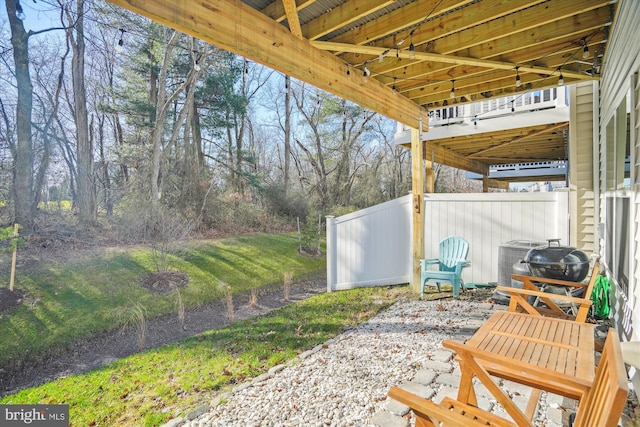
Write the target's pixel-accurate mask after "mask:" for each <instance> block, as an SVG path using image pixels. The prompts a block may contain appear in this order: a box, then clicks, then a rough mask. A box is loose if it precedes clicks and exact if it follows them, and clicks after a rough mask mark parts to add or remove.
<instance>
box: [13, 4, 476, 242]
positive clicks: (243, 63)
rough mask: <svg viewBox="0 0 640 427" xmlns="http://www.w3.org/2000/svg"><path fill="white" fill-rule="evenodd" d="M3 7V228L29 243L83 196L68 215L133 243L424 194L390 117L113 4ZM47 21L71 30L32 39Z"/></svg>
mask: <svg viewBox="0 0 640 427" xmlns="http://www.w3.org/2000/svg"><path fill="white" fill-rule="evenodd" d="M5 3H6V12H7V16H6V18H5V19H2V21H0V31H1V34H2V40H5V41H3V42H2V44H1V45H0V49H1V50H0V58H1V60H2V64H1V66H0V67H1V68H0V85H1V88H0V94H1V97H0V111H1V112H2V120H1V122H0V174H1V175H2V179H1V184H0V225H3V226H4V227H7V226H9V225H11V224H13V223H14V222H15V223H19V224H21V231H22V232H23V233H26V234H30V233H32V232H34V231H37V230H38V229H42V228H43V227H44V224H45V222H46V219H43V213H52V212H53V213H59V214H63V213H65V212H68V210H67V211H65V206H68V204H67V205H65V203H64V202H65V201H69V200H70V201H71V207H72V212H73V213H74V215H73V216H72V215H60V217H64V218H65V221H69V222H70V223H72V224H74V225H79V226H81V227H82V228H85V229H88V228H95V227H96V226H98V225H101V226H104V224H105V221H106V222H113V223H114V224H116V225H117V226H118V227H119V228H120V229H121V230H122V235H126V236H127V237H128V238H147V237H152V236H153V235H154V233H156V232H157V231H158V229H159V228H165V227H166V224H167V221H168V220H169V218H170V219H171V221H175V224H178V223H181V224H189V227H190V228H191V229H193V228H195V227H202V228H204V229H211V228H213V229H216V228H224V229H227V230H228V229H230V228H231V229H237V228H238V227H240V228H242V229H273V230H275V229H286V228H287V227H291V226H292V225H293V224H295V220H296V218H300V220H301V221H303V223H304V222H306V218H309V222H310V223H312V224H315V225H316V227H317V222H318V218H319V217H320V218H323V217H324V215H327V214H334V215H335V214H341V213H346V212H348V211H351V210H354V209H357V208H362V207H367V206H371V205H373V204H376V203H380V202H383V201H386V200H390V199H393V198H396V197H398V196H401V195H405V194H407V193H408V192H409V191H410V188H411V176H410V170H411V169H410V166H411V163H410V152H409V151H408V150H406V149H404V148H402V147H398V146H396V145H395V144H394V143H393V134H394V132H395V130H396V124H395V122H393V121H391V120H389V119H387V118H385V117H382V116H380V115H378V114H374V113H372V112H371V111H368V110H366V109H364V108H362V107H360V106H358V105H356V104H353V103H351V102H349V101H345V100H343V99H340V98H337V97H335V96H333V95H330V94H328V93H326V92H323V91H320V90H318V89H316V88H313V87H310V86H309V85H307V84H304V83H302V82H299V81H297V80H295V79H291V78H289V77H288V76H283V75H282V74H281V73H278V72H275V71H272V70H269V69H267V68H265V67H263V66H261V65H258V64H255V63H253V62H250V61H247V60H245V59H243V58H241V57H238V56H236V55H233V54H231V53H228V52H225V51H223V50H220V49H218V48H216V47H214V46H211V45H208V44H206V43H204V42H202V41H200V40H198V39H195V38H193V37H190V36H186V35H184V34H182V33H178V32H176V31H174V30H172V29H169V28H167V27H163V26H161V25H159V24H157V23H153V22H151V21H150V20H148V19H145V18H143V17H140V16H138V15H134V14H132V13H129V12H127V11H125V10H122V9H120V8H118V7H115V6H113V5H110V4H107V3H105V2H103V1H101V0H38V1H37V2H33V4H32V3H31V2H28V4H27V2H25V3H24V4H20V2H19V1H17V0H6V2H5ZM34 15H37V16H34ZM43 16H46V17H47V22H49V21H48V19H52V20H54V21H55V20H56V19H57V21H56V22H55V23H53V24H52V25H51V26H48V27H47V28H38V29H30V28H31V27H30V25H32V23H33V22H34V21H37V20H38V18H42V17H43ZM40 21H41V22H42V19H40ZM9 40H10V44H7V43H8V41H9ZM437 172H438V171H436V173H437ZM456 181H465V180H464V179H455V177H454V178H448V179H446V180H440V181H437V184H436V189H437V191H451V189H452V188H453V186H454V185H455V182H456ZM465 185H467V184H465ZM176 227H177V226H176Z"/></svg>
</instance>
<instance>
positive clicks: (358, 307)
mask: <svg viewBox="0 0 640 427" xmlns="http://www.w3.org/2000/svg"><path fill="white" fill-rule="evenodd" d="M264 263H266V264H269V262H267V261H264ZM409 292H410V291H409V290H408V289H407V288H406V287H394V288H365V289H357V290H351V291H341V292H333V293H329V294H321V295H318V296H315V297H312V298H309V299H307V300H304V301H301V302H298V303H295V304H292V305H289V306H286V307H283V308H281V309H278V310H275V311H272V312H270V313H268V314H267V315H264V316H258V317H256V318H253V319H249V320H244V321H240V322H235V323H231V324H229V325H227V326H225V327H224V328H221V329H218V330H212V331H209V332H206V333H203V334H200V335H197V336H195V337H192V338H189V339H185V340H182V341H180V342H177V343H174V344H171V345H167V346H163V347H161V348H158V349H153V350H149V351H146V352H144V353H141V354H138V355H134V356H131V357H128V358H125V359H122V360H120V361H118V362H115V363H113V364H111V365H109V366H107V367H104V368H102V369H98V370H95V371H93V372H89V373H87V374H84V375H78V376H73V377H69V378H65V379H61V380H58V381H54V382H51V383H48V384H46V385H44V386H41V387H36V388H33V389H28V390H23V391H22V392H20V393H18V394H16V395H13V396H7V397H5V398H3V399H1V400H0V403H1V404H8V403H12V404H35V403H41V404H59V403H64V404H68V405H70V419H71V420H70V421H71V425H73V426H87V425H88V426H93V425H95V426H116V425H123V426H124V425H126V426H155V425H160V424H163V423H164V422H166V421H168V420H169V419H170V418H172V417H174V416H179V415H183V414H185V413H187V412H189V411H190V410H192V409H194V408H195V407H197V406H199V405H201V404H203V403H208V402H209V401H210V400H211V399H212V398H213V397H214V396H215V395H216V394H217V393H219V392H220V390H224V389H225V388H226V387H230V386H233V385H234V384H237V383H241V382H243V381H245V380H248V379H250V378H251V377H254V376H256V375H259V374H260V373H263V372H265V371H267V370H268V369H269V368H271V367H272V366H274V365H277V364H280V363H284V362H286V361H289V360H291V359H293V358H294V357H295V356H296V355H297V354H299V353H301V352H302V351H304V350H307V349H309V348H312V347H314V346H316V345H318V344H321V343H323V342H325V341H326V340H328V339H329V338H331V337H334V336H336V335H337V334H339V333H340V332H342V331H343V330H344V329H345V328H347V327H351V326H353V325H356V324H358V323H360V322H362V321H364V320H366V319H368V318H370V317H371V316H373V315H374V314H375V313H377V312H379V311H380V310H382V309H384V308H386V307H388V306H389V305H390V304H392V303H393V302H395V301H396V300H397V299H398V298H399V297H401V296H407V295H409Z"/></svg>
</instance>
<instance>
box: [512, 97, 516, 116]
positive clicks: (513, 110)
mask: <svg viewBox="0 0 640 427" xmlns="http://www.w3.org/2000/svg"><path fill="white" fill-rule="evenodd" d="M515 101H516V100H515V99H512V100H511V112H512V113H515V112H516V107H514V106H513V103H514V102H515Z"/></svg>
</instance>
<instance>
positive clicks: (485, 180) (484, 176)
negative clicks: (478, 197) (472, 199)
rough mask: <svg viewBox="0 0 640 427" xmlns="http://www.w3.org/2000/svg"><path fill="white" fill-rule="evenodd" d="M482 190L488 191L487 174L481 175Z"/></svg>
mask: <svg viewBox="0 0 640 427" xmlns="http://www.w3.org/2000/svg"><path fill="white" fill-rule="evenodd" d="M482 192H483V193H488V192H489V177H488V176H487V175H482Z"/></svg>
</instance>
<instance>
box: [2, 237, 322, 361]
mask: <svg viewBox="0 0 640 427" xmlns="http://www.w3.org/2000/svg"><path fill="white" fill-rule="evenodd" d="M297 247H298V241H297V235H295V234H276V235H274V234H253V235H247V236H242V237H237V238H230V239H223V240H215V241H214V240H211V241H197V242H190V243H189V244H187V245H183V246H182V247H180V249H179V250H177V251H174V252H173V253H172V254H171V255H170V256H169V258H168V265H169V269H171V270H179V271H182V272H184V273H186V274H187V275H188V276H189V279H190V281H189V284H188V285H187V286H186V287H184V288H182V289H181V290H180V299H181V300H182V303H183V304H184V306H185V307H187V308H188V307H193V306H197V305H201V304H205V303H207V302H210V301H212V300H215V299H218V298H220V297H221V296H222V290H221V286H220V284H221V283H224V284H226V285H228V289H229V290H230V291H231V292H232V293H237V292H243V291H247V290H250V289H252V288H261V287H264V286H282V281H283V277H284V274H285V273H290V274H293V277H294V281H299V280H303V279H305V278H312V277H321V276H322V275H324V273H325V271H326V266H325V258H324V257H322V258H316V259H313V258H307V257H302V256H300V255H298V253H297ZM18 256H20V255H18ZM156 261H157V260H156V259H154V257H153V251H151V250H150V249H148V248H118V249H107V250H104V251H102V252H100V253H98V254H96V253H92V255H91V256H78V257H72V258H71V259H70V260H68V261H65V262H45V263H43V264H42V265H39V266H38V267H36V268H30V269H29V270H28V272H27V271H21V270H20V268H18V271H17V276H16V285H15V286H16V289H19V290H21V291H24V292H26V298H25V301H24V303H23V304H22V305H21V306H20V307H19V308H16V309H14V310H11V311H5V312H3V313H0V331H2V333H1V334H0V368H3V367H7V366H15V365H19V364H20V363H22V362H23V361H25V360H26V359H25V356H26V355H29V358H38V357H41V356H42V355H44V354H47V353H49V352H55V351H56V349H59V348H61V347H63V346H67V345H69V344H71V343H73V341H75V340H77V339H80V338H85V337H88V336H91V335H92V334H95V333H97V332H100V331H104V330H107V329H112V328H117V327H120V326H121V325H122V324H124V323H126V322H127V321H128V320H129V319H127V315H126V313H135V311H136V310H138V311H141V312H143V313H145V315H146V317H147V319H149V318H153V317H155V316H158V315H161V314H165V313H170V312H175V311H176V310H177V301H178V299H179V298H178V294H177V292H176V291H174V292H170V293H167V294H157V293H152V292H150V291H148V290H147V289H145V288H143V287H141V286H139V281H140V278H141V277H142V276H143V275H145V274H146V273H150V272H154V271H155V265H156ZM7 282H8V277H7ZM123 314H124V315H123ZM27 359H28V358H27Z"/></svg>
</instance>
